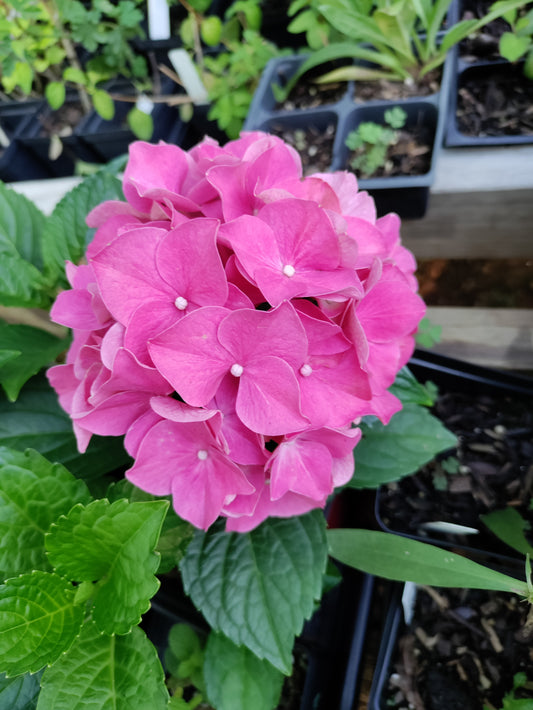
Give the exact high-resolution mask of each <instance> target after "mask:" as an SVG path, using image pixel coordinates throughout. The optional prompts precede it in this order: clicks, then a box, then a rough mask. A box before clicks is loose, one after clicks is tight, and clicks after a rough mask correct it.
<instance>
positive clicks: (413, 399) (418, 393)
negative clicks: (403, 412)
mask: <svg viewBox="0 0 533 710" xmlns="http://www.w3.org/2000/svg"><path fill="white" fill-rule="evenodd" d="M390 391H391V392H392V394H394V395H396V397H398V399H400V400H401V401H402V403H403V404H408V403H411V404H421V405H423V406H424V407H431V406H432V405H433V404H434V397H433V392H432V391H431V389H430V388H428V387H427V385H423V384H422V383H420V382H419V381H418V380H417V379H416V377H415V376H414V375H413V373H412V372H411V370H409V368H408V367H403V368H402V369H401V370H400V372H399V373H398V374H397V376H396V380H395V382H394V384H393V386H392V387H391V388H390Z"/></svg>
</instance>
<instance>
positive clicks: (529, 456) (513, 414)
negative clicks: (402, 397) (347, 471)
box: [379, 385, 533, 554]
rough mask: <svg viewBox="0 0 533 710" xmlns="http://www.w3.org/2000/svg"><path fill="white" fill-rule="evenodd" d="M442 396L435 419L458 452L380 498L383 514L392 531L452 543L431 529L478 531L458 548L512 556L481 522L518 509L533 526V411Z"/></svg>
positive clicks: (513, 399) (504, 399)
mask: <svg viewBox="0 0 533 710" xmlns="http://www.w3.org/2000/svg"><path fill="white" fill-rule="evenodd" d="M461 389H462V388H461V386H460V385H458V391H455V392H447V391H442V392H441V393H440V395H439V397H438V399H437V402H436V405H435V407H434V414H435V415H436V416H437V417H439V419H441V421H443V422H444V424H445V425H446V426H447V427H448V429H450V430H451V431H453V432H454V433H455V434H456V435H457V438H458V446H457V449H454V450H450V451H448V452H445V453H444V454H443V455H441V456H440V457H439V458H438V459H437V460H433V461H431V462H430V463H429V464H427V465H426V466H424V467H423V468H422V469H421V470H420V471H419V472H418V473H417V474H415V475H414V476H407V477H406V478H404V479H402V480H401V481H398V482H396V483H393V484H389V485H387V486H384V487H383V488H381V489H380V491H379V514H380V516H381V519H382V522H383V523H384V524H385V525H386V526H387V527H388V528H390V529H392V530H395V531H398V532H403V533H407V534H415V535H422V536H427V537H431V538H434V539H441V540H446V539H449V537H448V536H447V535H446V533H443V532H438V531H436V530H435V529H434V528H433V527H432V525H431V523H432V522H435V521H445V522H450V523H455V524H459V525H464V526H468V527H471V528H476V529H480V530H481V532H480V533H479V534H474V535H463V536H461V537H459V536H454V537H453V541H454V542H460V543H462V544H466V545H469V546H472V547H476V548H480V549H486V550H487V551H489V552H493V553H498V554H512V552H511V550H510V548H508V547H506V546H505V545H503V543H499V541H498V540H497V539H496V538H495V537H494V536H493V535H491V534H490V533H488V532H487V533H484V532H483V526H482V525H481V524H480V520H479V515H481V514H484V513H486V512H488V511H490V510H493V509H499V508H505V507H506V506H512V507H514V508H515V509H517V510H518V511H519V512H520V513H521V514H522V515H523V517H525V518H526V519H527V520H528V521H529V522H530V523H533V511H532V510H531V509H530V500H531V498H532V495H533V405H532V403H531V402H529V401H527V400H521V399H520V398H519V397H518V396H516V395H512V396H505V395H503V394H502V395H499V396H492V395H489V394H488V393H487V394H484V395H483V396H480V395H475V394H470V393H469V392H467V391H460V390H461Z"/></svg>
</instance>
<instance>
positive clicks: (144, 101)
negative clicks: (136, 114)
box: [135, 94, 154, 116]
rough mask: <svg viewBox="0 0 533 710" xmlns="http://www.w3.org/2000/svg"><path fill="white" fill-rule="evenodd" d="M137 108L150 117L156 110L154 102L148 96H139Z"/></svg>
mask: <svg viewBox="0 0 533 710" xmlns="http://www.w3.org/2000/svg"><path fill="white" fill-rule="evenodd" d="M135 106H136V107H137V108H138V109H139V111H142V112H143V113H146V114H147V115H148V116H150V115H151V113H152V111H153V110H154V102H153V101H152V100H151V99H149V98H148V96H146V94H141V95H140V96H139V98H138V99H137V103H136V104H135Z"/></svg>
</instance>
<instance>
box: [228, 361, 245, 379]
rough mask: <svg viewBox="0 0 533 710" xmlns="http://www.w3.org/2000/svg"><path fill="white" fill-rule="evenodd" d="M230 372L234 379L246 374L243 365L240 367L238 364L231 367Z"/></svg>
mask: <svg viewBox="0 0 533 710" xmlns="http://www.w3.org/2000/svg"><path fill="white" fill-rule="evenodd" d="M230 372H231V374H232V375H233V376H234V377H240V376H241V375H242V373H243V372H244V367H243V366H242V365H239V363H238V362H236V363H234V364H233V365H232V366H231V370H230Z"/></svg>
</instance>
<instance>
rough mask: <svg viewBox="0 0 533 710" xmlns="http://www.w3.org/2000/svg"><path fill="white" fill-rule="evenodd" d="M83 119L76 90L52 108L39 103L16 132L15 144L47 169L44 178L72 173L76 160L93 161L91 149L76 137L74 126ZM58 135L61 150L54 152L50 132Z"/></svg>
mask: <svg viewBox="0 0 533 710" xmlns="http://www.w3.org/2000/svg"><path fill="white" fill-rule="evenodd" d="M84 120H85V118H84V115H83V109H82V107H81V103H80V101H79V99H78V96H77V94H76V92H75V91H74V92H70V91H69V92H68V93H67V98H66V100H65V103H64V104H63V106H61V108H59V109H57V110H56V111H54V110H52V109H51V108H50V106H48V104H47V103H46V102H44V101H43V102H41V103H40V104H39V107H38V109H37V111H36V112H35V113H34V115H33V116H32V117H31V120H30V121H29V122H28V123H27V124H25V125H24V127H23V128H21V130H20V131H19V133H18V141H19V143H20V144H21V145H22V146H23V147H24V148H25V149H26V150H27V151H28V152H30V153H32V154H33V156H34V157H35V158H37V159H38V160H39V161H40V162H41V163H42V164H43V165H44V166H46V170H47V172H48V177H65V176H68V175H73V174H74V169H75V164H76V162H77V161H78V160H83V161H86V162H95V160H96V156H95V154H94V152H93V151H92V150H91V149H90V148H89V147H88V146H87V145H86V144H85V143H84V142H83V141H82V140H81V139H80V137H79V135H78V133H77V131H78V126H79V125H80V124H81V123H83V121H84ZM53 134H57V135H59V137H60V140H61V144H62V150H61V152H60V153H59V155H57V154H55V149H54V146H53V143H52V139H51V135H53Z"/></svg>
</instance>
